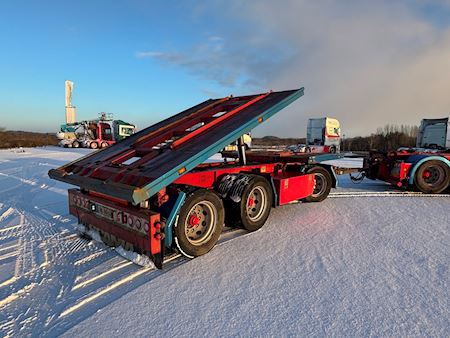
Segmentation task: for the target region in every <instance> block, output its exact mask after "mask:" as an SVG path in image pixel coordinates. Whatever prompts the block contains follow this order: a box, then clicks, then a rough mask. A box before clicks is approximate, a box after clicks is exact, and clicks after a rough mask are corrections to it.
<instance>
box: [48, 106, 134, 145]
mask: <svg viewBox="0 0 450 338" xmlns="http://www.w3.org/2000/svg"><path fill="white" fill-rule="evenodd" d="M135 130H136V126H135V125H133V124H131V123H128V122H125V121H122V120H113V119H112V116H110V115H107V114H105V113H102V114H101V116H100V118H99V119H96V120H89V121H82V122H75V123H70V124H63V125H62V126H61V130H60V131H59V132H58V133H57V134H56V136H57V137H58V139H60V142H59V145H60V146H62V147H69V148H78V147H85V148H92V149H97V148H106V147H108V146H110V145H112V144H114V143H115V142H117V141H120V140H122V139H124V138H125V137H128V136H130V135H132V134H133V133H134V132H135Z"/></svg>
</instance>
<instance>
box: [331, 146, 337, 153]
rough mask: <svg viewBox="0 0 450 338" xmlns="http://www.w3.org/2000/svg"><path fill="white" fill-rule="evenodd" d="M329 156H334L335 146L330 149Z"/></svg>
mask: <svg viewBox="0 0 450 338" xmlns="http://www.w3.org/2000/svg"><path fill="white" fill-rule="evenodd" d="M330 154H336V147H335V146H331V147H330Z"/></svg>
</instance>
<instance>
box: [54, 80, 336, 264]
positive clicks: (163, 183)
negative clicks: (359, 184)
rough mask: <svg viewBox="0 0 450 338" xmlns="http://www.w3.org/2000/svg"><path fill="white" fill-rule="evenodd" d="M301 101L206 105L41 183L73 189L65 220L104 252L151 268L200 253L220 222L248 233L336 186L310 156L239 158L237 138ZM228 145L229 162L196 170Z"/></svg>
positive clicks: (229, 100) (291, 96)
mask: <svg viewBox="0 0 450 338" xmlns="http://www.w3.org/2000/svg"><path fill="white" fill-rule="evenodd" d="M302 95H303V88H301V89H297V90H289V91H282V92H267V93H263V94H258V95H249V96H240V97H231V96H230V97H225V98H221V99H214V100H207V101H205V102H203V103H200V104H198V105H196V106H194V107H192V108H189V109H187V110H185V111H183V112H181V113H179V114H177V115H174V116H172V117H170V118H168V119H166V120H164V121H162V122H159V123H157V124H155V125H153V126H150V127H148V128H146V129H144V130H142V131H140V132H138V133H137V134H134V135H131V136H130V137H128V138H126V139H124V140H122V141H120V142H118V143H116V144H114V145H112V146H111V147H108V148H105V149H102V150H100V151H98V152H95V153H92V154H90V155H88V156H85V157H83V158H81V159H79V160H76V161H74V162H71V163H69V164H67V165H64V166H62V167H60V168H58V169H52V170H50V171H49V176H50V177H51V178H54V179H57V180H60V181H63V182H67V183H70V184H74V185H76V186H78V187H79V188H78V189H71V190H69V209H70V213H71V214H72V215H75V216H76V217H77V218H78V221H79V223H81V224H84V225H85V226H87V227H89V228H95V229H96V230H98V231H99V232H100V234H101V236H102V238H103V240H104V241H105V242H106V243H107V244H110V245H112V246H118V245H121V246H124V247H125V248H126V249H130V250H134V251H137V252H139V253H143V254H146V255H148V256H149V257H150V258H152V259H153V261H154V262H155V265H156V266H157V267H158V268H161V267H162V264H163V261H164V257H165V252H170V251H178V252H180V253H182V254H183V255H185V256H187V257H195V256H199V255H203V254H205V253H206V252H208V251H209V250H211V249H212V248H213V247H214V245H215V244H216V242H217V240H218V239H219V236H220V234H221V232H222V230H223V227H224V224H227V225H228V226H233V227H234V226H240V227H243V228H244V229H247V230H248V231H254V230H257V229H259V228H261V227H262V226H263V225H264V223H265V222H266V220H267V218H268V216H269V213H270V210H271V208H272V207H277V206H280V205H284V204H287V203H290V202H292V201H298V200H305V201H310V202H315V201H321V200H323V199H325V198H326V197H327V195H328V193H329V191H330V189H331V187H332V186H335V185H336V177H335V175H334V172H333V168H332V167H330V166H326V165H321V164H320V161H321V160H323V158H322V159H321V160H319V159H318V155H308V154H293V153H291V152H286V153H277V154H274V153H257V154H252V152H246V151H245V145H244V143H243V141H242V135H244V134H245V133H248V132H250V130H251V129H253V128H254V127H256V126H257V125H259V124H260V123H262V122H264V121H265V120H267V119H268V118H270V117H271V116H272V115H274V114H275V113H277V112H278V111H280V110H281V109H283V108H284V107H286V106H287V105H289V104H290V103H292V102H293V101H295V100H296V99H298V98H299V97H301V96H302ZM235 140H239V141H238V144H239V147H238V150H239V152H238V159H236V160H233V161H224V162H216V163H204V162H205V160H206V159H208V158H209V157H211V156H212V155H214V154H216V153H217V152H219V151H220V150H221V149H223V148H224V147H225V146H226V145H228V144H230V143H232V142H234V141H235ZM325 156H328V157H329V156H332V155H325ZM334 156H338V155H334Z"/></svg>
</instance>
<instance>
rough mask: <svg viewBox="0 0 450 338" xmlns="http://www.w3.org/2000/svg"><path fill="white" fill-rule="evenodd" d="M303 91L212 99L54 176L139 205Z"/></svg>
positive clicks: (88, 157)
mask: <svg viewBox="0 0 450 338" xmlns="http://www.w3.org/2000/svg"><path fill="white" fill-rule="evenodd" d="M302 95H303V88H301V89H297V90H288V91H280V92H268V93H264V94H259V95H251V96H240V97H231V96H230V97H225V98H222V99H211V100H207V101H205V102H203V103H200V104H198V105H196V106H194V107H192V108H189V109H187V110H185V111H183V112H181V113H179V114H177V115H174V116H172V117H170V118H168V119H166V120H164V121H161V122H159V123H156V124H154V125H152V126H150V127H148V128H146V129H143V130H142V131H140V132H138V133H136V134H134V135H132V136H130V137H128V138H126V139H125V140H123V141H121V142H118V143H116V144H114V145H112V146H111V147H109V148H105V149H103V150H100V151H97V152H94V153H92V154H89V155H87V156H85V157H82V158H81V159H78V160H76V161H73V162H71V163H69V164H66V165H64V166H62V167H60V168H57V169H52V170H50V171H49V176H50V177H51V178H53V179H56V180H59V181H63V182H66V183H70V184H74V185H77V186H79V187H80V188H82V189H85V190H89V191H95V192H97V193H101V194H106V195H108V196H111V197H115V198H118V199H122V200H126V201H128V202H131V203H133V204H138V203H140V202H142V201H145V200H147V199H148V198H149V197H151V196H153V195H154V194H156V193H157V192H158V191H160V190H161V189H162V188H164V187H166V186H167V185H169V184H171V183H172V182H174V181H175V180H176V179H177V178H178V177H180V176H181V175H183V174H184V173H186V172H189V171H190V170H192V169H193V168H195V167H196V166H197V165H199V164H200V163H202V162H204V161H205V160H206V159H207V158H209V157H211V156H212V155H214V154H215V153H217V152H218V151H220V150H221V149H223V148H224V147H225V146H227V145H229V144H230V143H232V142H233V141H235V140H236V139H238V138H239V137H240V136H242V135H243V134H245V133H248V132H250V130H252V129H253V128H255V127H256V126H257V125H258V124H260V123H262V122H264V121H265V120H267V119H268V118H270V117H271V116H273V115H274V114H276V113H277V112H279V111H280V110H281V109H283V108H285V107H286V106H287V105H289V104H291V103H292V102H293V101H295V100H296V99H298V98H299V97H301V96H302Z"/></svg>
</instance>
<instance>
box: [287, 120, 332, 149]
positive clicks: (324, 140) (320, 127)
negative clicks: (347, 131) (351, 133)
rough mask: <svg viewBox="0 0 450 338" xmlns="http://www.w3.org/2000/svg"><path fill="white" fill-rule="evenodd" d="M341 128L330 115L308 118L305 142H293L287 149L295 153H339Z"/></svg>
mask: <svg viewBox="0 0 450 338" xmlns="http://www.w3.org/2000/svg"><path fill="white" fill-rule="evenodd" d="M340 147H341V128H340V123H339V121H338V120H337V119H334V118H331V117H323V118H313V119H309V120H308V126H307V130H306V144H294V145H291V146H289V147H288V148H287V149H288V150H290V151H293V152H296V153H331V154H334V153H339V152H340Z"/></svg>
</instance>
